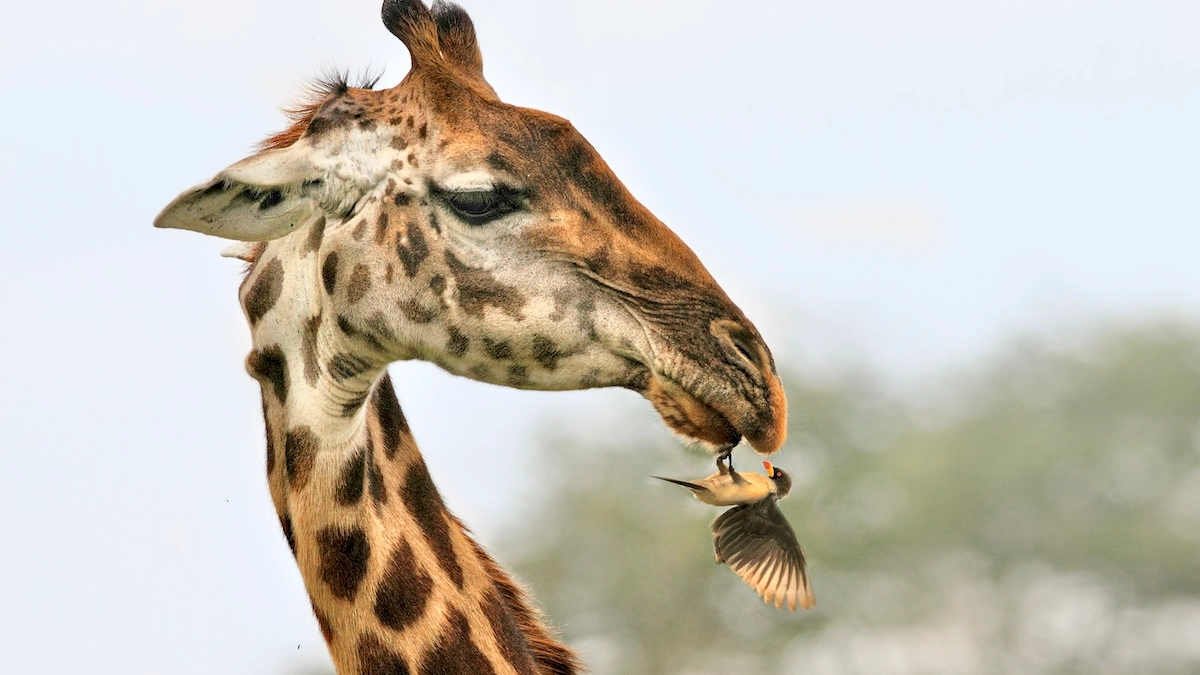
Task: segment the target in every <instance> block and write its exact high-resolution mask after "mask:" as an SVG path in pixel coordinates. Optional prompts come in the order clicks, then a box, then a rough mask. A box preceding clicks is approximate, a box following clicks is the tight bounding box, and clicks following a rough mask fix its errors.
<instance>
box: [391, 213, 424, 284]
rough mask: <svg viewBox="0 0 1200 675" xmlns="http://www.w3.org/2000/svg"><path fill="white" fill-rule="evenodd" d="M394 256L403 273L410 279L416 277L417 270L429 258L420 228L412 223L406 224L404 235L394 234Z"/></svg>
mask: <svg viewBox="0 0 1200 675" xmlns="http://www.w3.org/2000/svg"><path fill="white" fill-rule="evenodd" d="M396 256H397V257H398V258H400V264H401V265H403V266H404V273H405V274H407V275H408V277H409V278H410V279H411V278H412V277H415V276H416V275H417V268H419V267H420V266H421V263H423V262H425V258H427V257H428V256H429V247H428V246H426V245H425V235H423V234H421V228H419V227H417V226H416V225H415V224H413V223H409V224H408V228H407V229H406V230H405V233H404V234H403V235H401V234H400V233H399V232H397V233H396Z"/></svg>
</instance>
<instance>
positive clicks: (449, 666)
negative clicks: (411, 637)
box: [421, 610, 496, 675]
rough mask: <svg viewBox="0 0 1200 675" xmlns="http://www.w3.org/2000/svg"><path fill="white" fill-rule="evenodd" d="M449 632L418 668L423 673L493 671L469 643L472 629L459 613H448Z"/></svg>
mask: <svg viewBox="0 0 1200 675" xmlns="http://www.w3.org/2000/svg"><path fill="white" fill-rule="evenodd" d="M447 622H448V624H449V628H448V629H447V630H445V631H443V632H442V635H441V637H440V639H439V640H438V641H437V644H436V645H434V649H433V651H431V652H430V653H429V655H428V656H426V657H425V662H424V663H422V664H421V667H422V671H421V672H424V673H437V674H438V675H489V674H494V673H495V672H496V671H495V670H493V669H492V664H490V663H488V660H487V658H486V657H485V656H484V655H483V653H482V652H480V651H479V647H477V646H476V645H475V643H474V642H473V641H472V640H471V627H470V624H468V623H467V618H466V617H465V616H463V615H462V613H461V612H459V611H458V610H451V611H450V617H449V619H448V620H447Z"/></svg>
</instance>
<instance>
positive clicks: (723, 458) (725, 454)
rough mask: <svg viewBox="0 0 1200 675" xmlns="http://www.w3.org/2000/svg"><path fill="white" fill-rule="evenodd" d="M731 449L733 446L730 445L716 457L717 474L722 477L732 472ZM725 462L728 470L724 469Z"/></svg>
mask: <svg viewBox="0 0 1200 675" xmlns="http://www.w3.org/2000/svg"><path fill="white" fill-rule="evenodd" d="M733 448H734V446H732V445H731V446H729V447H728V448H725V450H723V451H722V452H721V453H720V454H719V455H717V472H718V473H720V474H721V475H722V476H724V475H725V474H727V473H729V472H730V471H733ZM726 462H729V468H726V467H725V463H726Z"/></svg>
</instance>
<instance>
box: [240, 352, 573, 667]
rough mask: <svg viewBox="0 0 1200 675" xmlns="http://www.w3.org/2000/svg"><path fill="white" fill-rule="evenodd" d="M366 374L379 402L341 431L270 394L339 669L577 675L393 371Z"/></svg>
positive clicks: (298, 527)
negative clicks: (424, 449)
mask: <svg viewBox="0 0 1200 675" xmlns="http://www.w3.org/2000/svg"><path fill="white" fill-rule="evenodd" d="M256 353H257V352H256ZM254 360H255V356H254V355H253V354H252V356H251V366H252V368H253V367H254V365H255V364H254ZM355 379H357V380H358V381H359V382H363V383H366V387H367V388H366V389H365V390H364V391H363V392H361V393H359V394H357V396H359V397H362V396H366V397H368V398H367V400H366V402H365V404H364V405H362V409H361V412H360V413H359V414H356V415H353V416H351V417H349V418H346V417H339V418H338V420H337V422H336V423H335V424H333V425H332V426H334V427H335V428H333V429H330V430H329V433H324V431H326V430H325V429H324V428H323V427H324V426H327V425H320V424H317V425H315V426H314V425H313V424H312V423H311V420H309V422H310V423H308V424H306V423H305V421H306V420H303V419H289V418H288V417H289V411H294V410H295V408H296V406H294V405H292V406H285V405H283V404H281V402H280V401H279V400H278V399H277V398H276V397H273V396H272V395H271V394H270V393H269V392H268V388H267V387H266V386H264V391H263V412H264V417H265V419H266V425H267V473H268V480H269V483H270V486H271V495H272V499H273V501H274V503H275V508H276V510H277V512H278V515H279V520H280V524H281V526H282V527H283V531H284V535H285V537H286V538H287V541H288V545H289V546H291V548H292V552H293V554H294V555H295V557H296V562H297V565H298V566H299V568H300V573H301V575H302V577H303V578H304V584H305V587H306V589H307V591H308V595H309V599H310V600H311V602H312V607H313V612H314V613H315V614H316V617H317V622H318V624H319V625H320V628H321V632H322V635H323V636H324V638H325V640H326V642H327V644H328V646H329V650H330V653H331V655H332V656H333V661H334V663H335V665H336V666H337V671H338V673H339V674H340V675H360V674H361V675H371V674H376V673H405V674H412V675H416V674H418V673H429V674H433V673H437V674H442V673H479V674H486V673H496V674H497V675H498V674H501V673H519V674H521V675H524V674H526V673H528V674H537V673H562V674H564V675H565V674H568V673H574V672H575V671H576V664H575V660H574V656H573V654H572V653H571V652H570V651H569V650H568V649H567V648H566V647H564V646H562V645H561V644H559V643H558V642H556V641H555V640H554V639H553V638H552V636H551V635H550V633H549V631H548V630H547V629H546V628H545V626H544V625H543V624H542V623H541V622H540V620H539V618H538V615H537V612H536V610H534V609H532V608H531V607H530V605H529V604H528V602H527V600H526V598H525V594H524V592H523V591H522V590H521V589H520V588H519V587H518V586H517V585H516V584H515V582H514V581H513V580H512V579H511V578H509V577H508V576H507V575H506V574H505V573H504V571H503V570H501V569H500V567H499V566H498V565H497V564H496V563H495V562H494V561H493V560H492V559H491V558H490V557H489V556H488V555H487V553H486V552H485V551H484V550H483V549H482V548H481V547H480V546H479V545H478V544H477V543H476V542H475V541H474V540H473V539H472V538H471V536H470V535H469V533H468V532H467V530H466V528H465V527H464V526H463V525H462V523H461V522H460V521H459V520H458V519H457V518H455V517H454V516H453V515H452V514H450V512H449V511H448V510H447V509H446V507H445V504H444V503H443V501H442V498H441V495H440V494H439V493H438V490H437V488H436V487H435V486H434V484H433V481H432V479H431V478H430V475H429V471H428V470H427V468H426V466H425V462H424V460H423V459H422V457H421V454H420V452H419V451H418V449H417V445H416V443H415V441H414V440H413V437H412V434H411V433H410V431H409V428H408V425H407V423H406V422H405V419H404V415H403V413H402V412H401V410H400V405H399V402H398V401H397V399H396V394H395V391H394V390H393V388H392V384H391V381H390V379H389V377H388V375H387V373H386V370H383V369H380V370H379V371H378V373H377V374H365V373H364V377H361V378H355ZM350 394H351V396H350V397H351V398H354V397H355V392H350ZM292 414H293V416H294V412H292ZM318 417H320V416H318Z"/></svg>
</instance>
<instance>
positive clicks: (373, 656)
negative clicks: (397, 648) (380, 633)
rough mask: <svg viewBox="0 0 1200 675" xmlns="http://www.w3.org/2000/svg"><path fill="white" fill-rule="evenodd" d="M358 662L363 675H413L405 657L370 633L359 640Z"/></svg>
mask: <svg viewBox="0 0 1200 675" xmlns="http://www.w3.org/2000/svg"><path fill="white" fill-rule="evenodd" d="M358 660H359V662H360V663H361V664H362V675H413V671H411V670H409V669H408V663H406V662H405V661H404V657H403V656H401V655H399V654H397V653H396V652H394V651H392V650H391V649H388V647H387V646H386V645H384V643H383V641H382V640H380V639H379V638H377V637H375V636H374V635H371V634H369V633H368V634H366V635H363V636H362V637H360V638H359V639H358Z"/></svg>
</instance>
